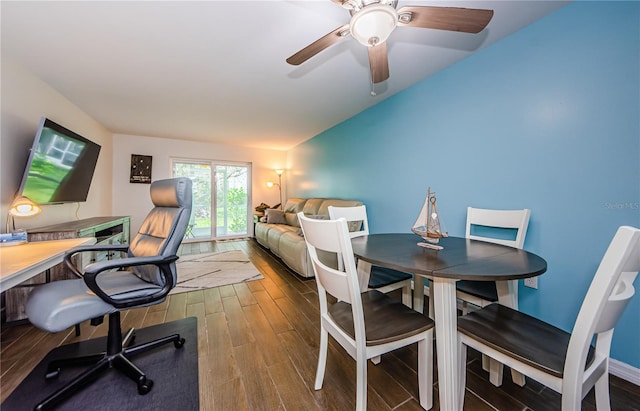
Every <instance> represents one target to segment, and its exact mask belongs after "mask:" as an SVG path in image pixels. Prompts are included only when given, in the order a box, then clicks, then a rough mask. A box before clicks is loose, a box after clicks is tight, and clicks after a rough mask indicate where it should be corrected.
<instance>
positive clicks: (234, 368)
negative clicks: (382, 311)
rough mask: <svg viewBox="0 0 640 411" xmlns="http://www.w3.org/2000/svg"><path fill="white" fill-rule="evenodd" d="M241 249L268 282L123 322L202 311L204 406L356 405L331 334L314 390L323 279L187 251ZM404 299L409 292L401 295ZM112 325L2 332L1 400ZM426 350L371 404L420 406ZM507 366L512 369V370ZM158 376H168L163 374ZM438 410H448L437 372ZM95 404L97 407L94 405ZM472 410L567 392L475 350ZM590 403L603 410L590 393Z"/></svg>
mask: <svg viewBox="0 0 640 411" xmlns="http://www.w3.org/2000/svg"><path fill="white" fill-rule="evenodd" d="M230 249H240V250H243V251H245V252H246V253H247V255H248V256H249V258H250V259H251V261H252V262H253V263H254V264H255V266H256V267H257V268H258V270H260V272H262V274H263V275H264V277H265V278H264V279H263V280H257V281H252V282H248V283H241V284H235V285H229V286H223V287H219V288H214V289H209V290H205V291H193V292H189V293H183V294H176V295H172V296H170V298H168V299H167V301H165V302H164V303H163V304H159V305H155V306H152V307H147V308H140V309H135V310H129V311H127V312H126V313H124V315H123V328H124V329H127V328H129V327H137V328H142V327H146V326H150V325H154V324H158V323H163V322H169V321H174V320H178V319H181V318H185V317H189V316H195V317H197V318H198V341H188V342H187V344H196V343H197V344H198V352H199V361H198V364H199V381H200V408H201V409H202V410H278V409H280V410H348V409H353V408H354V407H355V362H354V361H353V360H352V359H351V358H350V357H349V356H348V355H347V354H346V353H345V352H344V351H343V350H342V349H341V348H340V347H339V345H338V344H337V343H335V341H331V344H330V349H329V358H328V362H327V372H326V377H325V381H324V386H323V389H322V390H320V391H314V390H313V382H314V378H315V369H316V361H317V351H318V339H319V331H318V330H319V311H318V297H317V290H316V284H315V281H314V280H313V279H311V280H304V279H302V278H301V277H298V276H296V275H295V274H293V273H292V272H290V271H289V270H288V269H287V268H285V267H284V266H283V265H282V264H281V263H280V262H279V260H277V259H276V258H274V257H272V256H271V254H269V252H267V251H266V250H264V249H263V248H262V247H260V246H259V245H258V244H257V243H256V242H255V240H239V241H225V242H210V243H191V244H184V245H183V246H182V248H181V253H182V254H185V255H186V254H197V253H203V252H209V251H222V250H230ZM395 297H396V298H398V299H400V295H399V294H396V295H395ZM106 324H107V322H106V321H105V323H103V324H102V325H100V326H98V327H92V326H90V325H89V324H88V323H85V324H82V326H81V328H82V334H81V336H80V337H76V336H75V334H74V332H73V330H72V329H69V330H66V331H64V332H60V333H56V334H49V333H46V332H44V331H40V330H38V329H36V328H34V327H33V326H31V325H29V324H23V325H18V326H8V327H4V326H3V328H2V333H1V353H0V372H1V399H2V401H4V399H5V398H6V397H7V396H8V395H9V394H10V393H11V392H12V391H13V390H14V389H15V387H16V386H17V385H18V384H19V383H20V382H21V381H22V380H23V379H24V378H25V377H26V375H28V373H29V372H30V371H31V370H32V369H33V368H34V367H35V365H36V364H37V363H38V362H39V361H40V360H41V359H42V358H43V357H44V356H45V354H46V353H47V352H49V351H50V350H51V349H53V348H54V347H56V346H58V345H61V344H67V343H71V342H76V341H81V340H86V339H90V338H95V337H98V336H103V335H106ZM416 364H417V352H416V347H415V345H414V346H410V347H407V348H404V349H400V350H397V351H395V352H393V353H390V354H386V355H384V356H383V357H382V362H381V364H379V365H377V366H374V365H372V364H371V363H369V369H368V374H369V386H368V408H369V409H370V410H419V409H421V408H420V406H419V405H418V402H417V401H416V397H417V392H418V386H417V374H416ZM508 375H509V373H508V371H505V376H508ZM154 378H161V376H155V377H154ZM434 379H435V384H434V408H433V409H434V410H438V409H439V408H440V407H439V404H438V383H437V374H436V375H435V377H434ZM610 386H611V406H612V409H614V410H639V409H640V387H638V386H635V385H633V384H631V383H629V382H626V381H624V380H621V379H619V378H617V377H614V376H612V377H611V378H610ZM88 409H90V407H89V408H88ZM464 409H465V410H474V411H475V410H480V411H482V410H509V411H511V410H543V411H544V410H558V409H560V396H559V395H558V394H556V393H554V392H553V391H551V390H549V389H546V388H544V387H543V386H541V385H540V384H538V383H536V382H534V381H532V380H530V379H529V380H528V381H527V384H526V386H525V387H518V386H515V385H514V384H513V383H511V381H510V379H509V378H507V377H506V378H505V383H504V384H503V386H502V387H500V388H496V387H494V386H493V385H491V384H490V383H489V381H488V375H487V373H486V372H484V371H482V367H481V361H480V356H479V355H478V353H476V352H470V353H469V363H468V367H467V391H466V394H465V407H464ZM583 409H584V410H594V409H595V405H594V397H593V393H590V394H589V395H588V396H587V397H586V399H585V400H584V402H583Z"/></svg>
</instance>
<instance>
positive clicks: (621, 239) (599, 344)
mask: <svg viewBox="0 0 640 411" xmlns="http://www.w3.org/2000/svg"><path fill="white" fill-rule="evenodd" d="M638 271H640V229H638V228H634V227H629V226H622V227H620V228H618V231H617V232H616V235H615V236H614V238H613V240H611V243H610V244H609V247H608V248H607V251H606V252H605V255H604V257H603V258H602V261H601V262H600V265H599V266H598V270H597V271H596V274H595V275H594V277H593V280H592V281H591V285H590V286H589V290H588V291H587V294H586V296H585V298H584V301H583V303H582V307H581V308H580V311H579V312H578V317H577V318H576V321H575V325H574V327H573V331H572V333H571V339H570V340H569V348H568V350H567V360H566V362H565V367H564V379H565V380H566V381H580V382H582V381H583V378H582V377H583V376H585V375H588V373H590V372H591V371H592V368H594V367H595V366H597V365H598V362H600V361H606V360H605V358H602V357H603V356H604V357H606V358H608V357H609V350H610V348H611V340H612V337H613V329H614V327H615V325H616V323H617V322H618V320H619V319H620V316H621V315H622V313H623V311H624V309H625V308H626V306H627V304H628V303H629V301H630V300H631V297H633V295H634V294H635V289H634V287H633V282H634V281H635V279H636V277H637V275H638ZM594 335H597V337H596V339H595V341H596V359H595V360H594V361H593V362H592V364H591V365H590V366H589V367H588V368H586V369H585V364H586V361H587V354H588V352H589V347H590V346H591V343H592V339H593V336H594ZM599 357H600V358H599ZM607 368H608V367H607ZM574 389H575V390H576V392H579V393H582V384H581V383H580V384H579V386H578V385H576V386H575V387H574ZM576 395H577V393H576Z"/></svg>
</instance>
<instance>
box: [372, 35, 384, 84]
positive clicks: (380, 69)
mask: <svg viewBox="0 0 640 411" xmlns="http://www.w3.org/2000/svg"><path fill="white" fill-rule="evenodd" d="M367 48H368V49H369V68H370V69H371V81H372V82H373V83H374V84H375V83H380V82H382V81H385V80H386V79H388V78H389V60H388V58H387V42H386V41H385V42H382V43H380V44H376V45H375V46H373V47H367Z"/></svg>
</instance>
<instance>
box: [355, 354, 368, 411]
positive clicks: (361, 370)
mask: <svg viewBox="0 0 640 411" xmlns="http://www.w3.org/2000/svg"><path fill="white" fill-rule="evenodd" d="M356 357H357V358H356V410H358V411H365V410H366V409H367V357H366V356H365V355H364V353H357V354H356Z"/></svg>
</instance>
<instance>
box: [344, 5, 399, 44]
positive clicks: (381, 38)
mask: <svg viewBox="0 0 640 411" xmlns="http://www.w3.org/2000/svg"><path fill="white" fill-rule="evenodd" d="M397 22H398V12H397V11H396V9H394V8H393V7H391V6H389V5H386V4H372V5H370V6H367V7H365V8H364V9H362V10H360V11H359V12H358V13H356V14H355V15H354V16H353V17H352V18H351V23H350V24H349V30H350V31H351V35H352V36H353V37H355V39H356V40H358V41H359V42H360V43H362V44H364V45H365V46H369V47H371V46H375V45H376V44H380V43H383V42H385V41H386V40H387V38H388V37H389V35H390V34H391V32H392V31H393V30H394V29H395V28H396V23H397Z"/></svg>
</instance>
